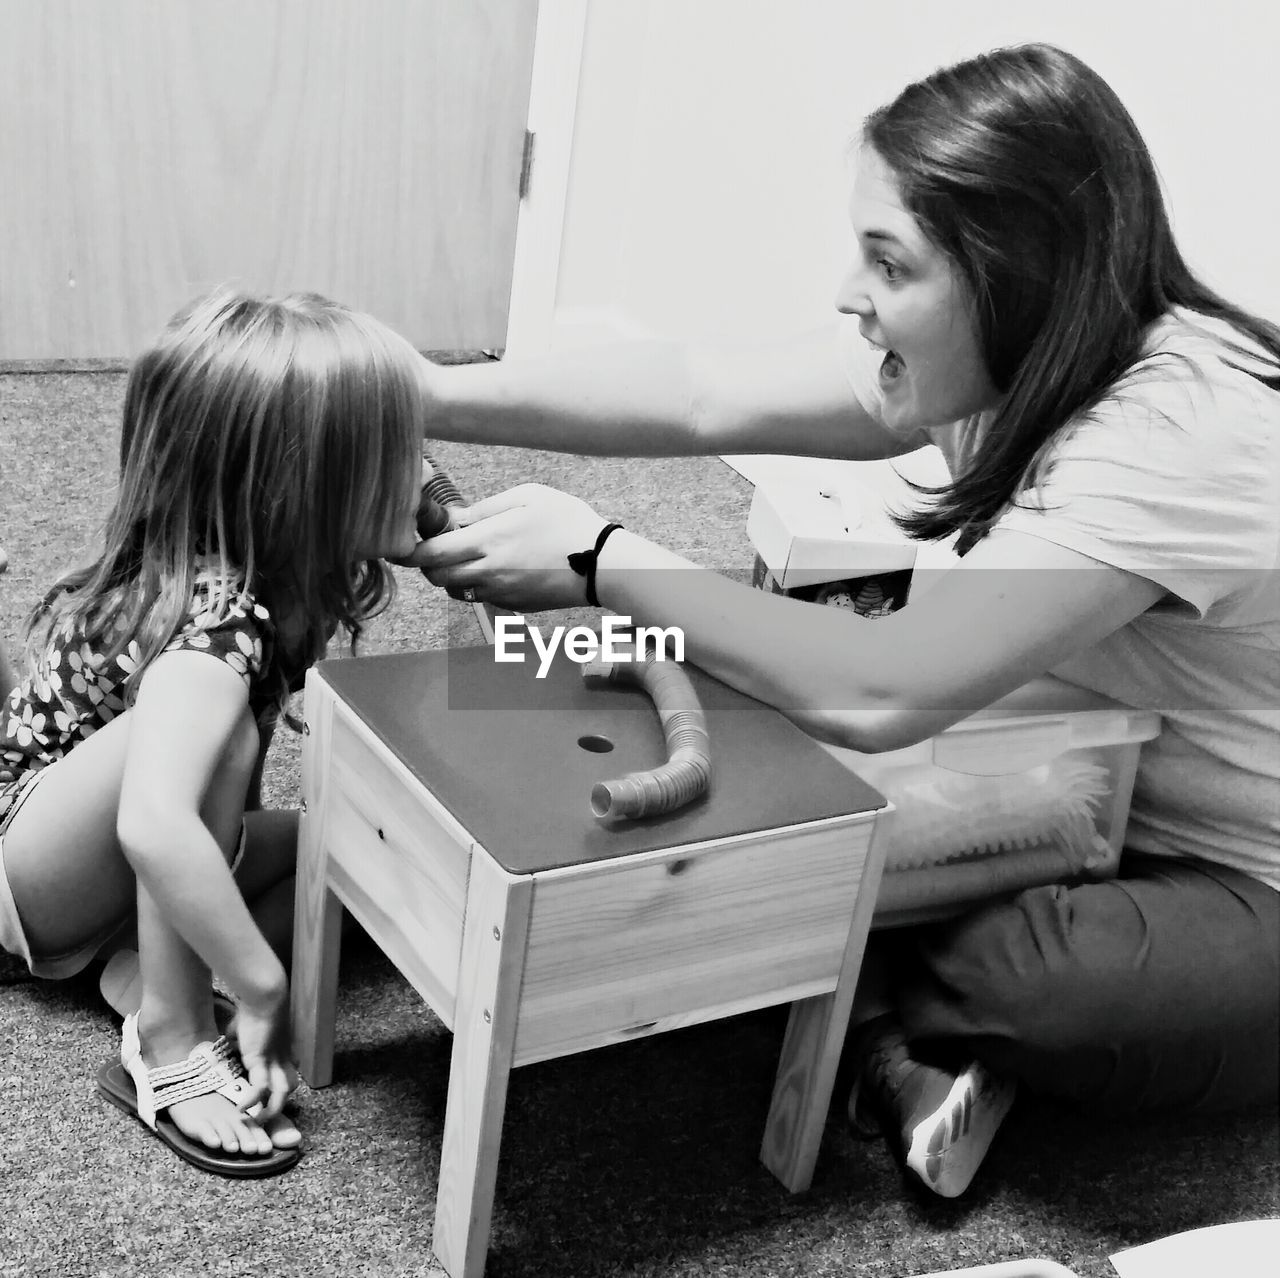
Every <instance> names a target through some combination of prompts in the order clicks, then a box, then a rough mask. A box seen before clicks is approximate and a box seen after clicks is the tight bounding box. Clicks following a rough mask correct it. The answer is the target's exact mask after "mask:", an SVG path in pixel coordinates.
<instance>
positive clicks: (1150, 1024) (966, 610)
mask: <svg viewBox="0 0 1280 1278" xmlns="http://www.w3.org/2000/svg"><path fill="white" fill-rule="evenodd" d="M850 216H851V221H852V225H853V230H854V233H855V236H856V240H857V248H856V252H855V259H854V263H853V267H852V269H851V271H850V273H849V275H848V277H847V278H846V280H845V281H844V283H843V285H842V287H841V289H840V293H839V297H838V309H839V311H840V312H841V315H842V317H843V318H842V320H841V321H840V322H839V323H838V324H837V325H836V326H835V328H834V329H833V330H831V331H827V332H824V333H820V334H815V335H811V336H808V337H805V338H802V339H799V340H796V341H794V342H790V343H776V344H773V345H768V346H762V347H758V348H754V349H750V350H746V349H723V350H712V349H689V348H684V347H680V346H677V345H673V344H651V345H635V346H630V347H625V348H621V349H617V350H612V351H603V352H602V351H592V352H590V353H587V354H585V355H565V356H556V357H554V358H548V359H545V360H542V361H537V362H531V363H526V364H519V363H517V362H514V361H513V362H510V363H508V364H503V365H497V366H490V367H485V368H474V367H464V368H451V369H443V368H441V369H436V368H434V367H430V368H428V369H427V370H426V372H425V377H426V380H427V382H428V385H429V389H430V393H431V395H432V398H433V400H434V411H433V414H432V431H433V433H434V434H436V435H440V436H444V437H448V438H453V439H458V440H464V441H470V442H493V443H503V444H518V445H524V446H528V447H538V448H551V449H561V450H566V451H573V452H582V453H604V454H637V453H644V454H651V455H654V454H695V453H750V452H767V453H776V452H784V453H793V454H801V455H807V456H819V457H842V458H855V459H858V458H876V457H893V456H896V455H899V454H902V453H905V452H907V451H909V450H912V449H915V448H917V447H919V446H921V445H923V444H926V443H930V442H932V443H934V444H936V445H938V447H939V448H940V449H941V451H942V453H943V455H944V456H945V458H946V460H947V462H948V465H949V467H950V473H951V482H950V483H949V484H948V485H946V486H945V487H943V488H941V489H940V490H937V491H930V492H927V493H922V494H921V497H922V500H921V503H920V508H919V509H918V510H916V511H914V512H913V513H911V514H910V515H908V516H907V517H905V518H904V519H903V520H902V524H903V526H904V528H905V529H906V530H907V532H909V533H910V534H911V535H912V536H915V537H918V538H926V539H928V538H938V537H943V536H946V535H949V534H952V533H958V535H959V536H958V541H957V549H958V550H959V551H960V552H961V553H962V555H963V559H962V560H961V561H960V563H959V566H958V567H957V568H956V569H955V570H954V571H952V572H950V573H948V574H946V579H945V580H943V581H942V582H941V583H940V584H938V585H937V586H935V587H934V588H932V589H931V590H930V591H928V592H927V593H925V594H924V595H922V596H921V597H920V598H919V600H918V601H917V602H914V603H912V604H911V605H910V606H909V607H907V608H905V609H903V610H902V611H900V612H898V613H896V614H894V615H893V616H891V617H888V618H884V619H880V620H876V621H867V620H865V619H862V618H859V617H856V616H853V615H851V614H850V613H848V612H847V611H846V610H842V609H815V608H812V607H810V606H808V605H806V604H803V603H798V602H796V601H793V600H789V599H786V598H784V597H779V596H775V595H767V594H764V593H762V592H755V591H752V590H750V589H749V588H746V587H744V586H740V585H736V584H733V583H731V582H729V581H727V580H724V579H722V578H719V577H716V576H714V575H713V574H711V573H709V572H705V571H702V570H699V569H696V568H694V567H693V566H692V565H690V564H688V563H687V562H686V561H684V560H682V559H680V558H679V557H677V556H676V555H673V554H670V553H668V552H667V551H665V550H663V549H661V548H660V547H658V546H655V545H653V544H651V543H650V542H648V541H646V540H644V539H643V538H642V537H640V536H638V535H636V534H635V533H633V532H630V531H627V530H625V529H624V530H614V531H612V532H609V531H607V529H606V528H604V527H603V526H605V524H606V519H605V515H602V514H597V513H596V512H595V511H593V510H592V509H591V508H590V507H588V506H587V505H586V504H585V503H583V502H581V501H578V500H576V499H574V498H571V497H568V496H566V495H564V494H561V493H557V492H554V491H552V490H549V489H544V488H537V487H525V488H517V489H515V490H513V491H512V492H509V493H504V494H502V495H500V496H497V497H493V498H490V499H488V500H485V501H482V502H479V503H478V504H477V505H476V506H474V507H472V509H471V511H470V514H469V517H468V526H466V527H463V528H461V529H460V530H458V531H456V532H452V533H449V534H447V535H445V536H442V537H439V538H437V539H435V540H433V541H431V542H430V543H425V544H423V545H421V546H420V547H419V548H418V549H417V551H415V555H414V562H417V563H420V564H421V565H422V566H423V567H425V569H426V570H427V572H428V575H429V576H430V577H431V578H432V580H434V581H436V582H437V583H438V584H441V585H444V586H447V587H448V588H449V589H450V590H452V591H454V592H457V591H472V592H474V593H475V594H476V595H478V596H479V597H481V598H483V599H486V600H490V601H492V602H494V603H497V604H502V605H506V606H508V607H514V608H519V609H525V610H533V609H538V608H549V607H560V606H566V605H570V604H577V603H581V602H582V600H583V597H584V586H585V585H588V584H590V585H592V586H593V587H594V594H595V596H596V597H597V598H598V601H599V602H600V603H601V604H602V605H604V606H605V607H607V608H610V609H612V610H614V611H615V612H618V613H623V614H628V615H631V616H632V617H633V618H634V619H635V620H636V621H637V622H640V623H643V624H645V625H655V624H656V625H660V626H664V627H665V626H679V627H681V628H682V629H683V631H684V635H685V641H686V652H687V654H688V656H689V658H690V659H691V660H692V661H694V662H696V663H697V664H698V665H700V666H702V667H703V668H704V669H706V670H708V671H709V672H711V673H712V674H714V675H716V676H717V677H719V678H720V679H723V680H725V681H726V682H728V683H730V684H732V685H734V686H735V687H737V688H740V689H742V690H744V691H746V692H748V693H750V694H751V695H753V696H755V697H758V698H760V699H762V700H764V701H767V702H769V703H771V704H773V705H776V706H778V707H779V708H781V709H782V710H783V711H785V712H786V713H787V714H788V715H790V716H791V717H792V718H793V719H794V720H795V721H796V722H797V723H799V724H800V725H801V726H803V727H804V728H805V729H807V730H808V731H809V732H811V733H813V734H814V735H815V736H818V737H820V738H822V739H825V740H828V741H833V742H837V743H840V744H842V745H846V746H852V747H854V748H855V749H858V750H863V751H867V750H873V751H874V750H885V749H891V748H895V747H898V746H903V745H907V744H909V743H912V742H916V741H919V740H922V739H924V738H926V737H928V736H931V735H932V734H934V733H936V732H938V731H939V730H941V729H942V728H945V727H946V726H948V725H949V724H951V723H954V722H955V721H956V720H957V719H959V718H961V717H963V716H965V715H967V714H969V713H971V712H972V711H975V710H977V709H979V708H980V707H982V706H984V705H986V704H988V703H989V702H991V701H993V700H994V699H996V698H997V697H999V696H1001V695H1003V694H1004V693H1007V692H1009V691H1011V690H1012V689H1014V688H1015V687H1017V686H1018V685H1020V684H1022V683H1024V682H1025V681H1026V680H1028V679H1030V678H1032V677H1033V676H1036V675H1039V674H1041V673H1043V672H1046V671H1053V672H1054V673H1055V674H1057V675H1058V676H1060V677H1062V678H1065V679H1067V680H1068V681H1070V682H1072V683H1075V684H1078V685H1080V686H1082V687H1086V688H1089V689H1092V690H1095V691H1098V692H1101V693H1105V694H1106V695H1108V696H1111V697H1115V698H1117V699H1119V700H1121V701H1124V702H1126V703H1129V704H1131V705H1135V706H1140V707H1144V708H1152V709H1155V710H1158V711H1159V712H1160V713H1161V714H1162V716H1163V719H1164V725H1165V726H1164V730H1163V732H1162V735H1161V737H1160V738H1159V740H1157V741H1155V742H1153V743H1151V744H1150V745H1149V746H1147V747H1146V748H1145V751H1144V755H1143V759H1142V764H1141V769H1140V775H1139V777H1138V782H1137V786H1136V788H1135V793H1134V798H1133V804H1132V811H1131V818H1130V828H1129V841H1128V847H1127V849H1126V854H1125V857H1124V859H1123V863H1122V866H1121V871H1120V875H1119V877H1118V878H1117V879H1116V880H1115V881H1114V882H1107V883H1100V884H1087V885H1086V884H1077V885H1072V886H1067V885H1064V886H1060V887H1048V888H1040V889H1035V890H1032V891H1028V892H1025V893H1023V894H1021V895H1020V896H1019V897H1018V898H1017V899H1015V900H1013V901H1012V902H1008V903H999V904H993V905H991V906H989V907H987V908H983V909H979V910H977V911H975V912H974V913H972V914H970V915H968V916H966V917H964V918H962V919H960V920H958V921H955V922H950V923H944V924H938V925H934V926H930V927H927V928H921V929H918V930H916V931H915V932H913V933H912V934H910V935H909V936H903V937H899V938H897V940H896V941H895V942H894V944H893V946H892V952H890V947H889V946H888V945H886V944H881V945H880V948H879V952H878V954H877V955H876V959H877V960H878V961H876V962H870V963H868V965H867V967H866V970H865V973H864V979H863V981H862V984H861V987H860V990H859V1007H858V1008H857V1009H856V1011H855V1017H856V1020H857V1023H858V1024H857V1028H856V1030H855V1031H854V1034H853V1040H854V1045H855V1050H856V1051H857V1052H858V1053H859V1060H860V1063H861V1064H860V1070H859V1076H858V1085H857V1087H856V1088H855V1095H854V1097H853V1098H852V1099H851V1106H850V1109H851V1116H852V1117H853V1119H854V1121H855V1125H856V1126H857V1127H859V1128H861V1129H863V1130H866V1129H867V1128H868V1127H870V1126H871V1125H872V1124H873V1123H874V1122H879V1123H880V1124H882V1125H883V1126H884V1128H885V1130H886V1132H887V1134H888V1135H889V1137H890V1138H891V1140H892V1142H893V1143H894V1145H895V1147H896V1149H897V1150H898V1152H899V1154H900V1155H901V1157H902V1159H903V1160H904V1162H905V1164H906V1166H907V1168H908V1170H909V1171H910V1173H911V1174H912V1175H913V1176H914V1177H915V1178H917V1179H918V1180H919V1181H920V1182H921V1183H922V1184H924V1185H925V1186H926V1187H928V1188H929V1189H931V1190H933V1191H934V1192H936V1193H939V1194H942V1195H945V1196H954V1195H957V1194H960V1193H962V1192H963V1191H964V1190H965V1189H966V1188H967V1187H968V1185H969V1183H970V1181H971V1179H972V1177H973V1175H974V1173H975V1172H976V1170H977V1168H978V1166H979V1164H980V1163H981V1161H982V1159H983V1157H984V1156H985V1154H986V1151H987V1148H988V1146H989V1144H990V1141H991V1139H992V1137H993V1135H994V1134H995V1132H996V1130H997V1128H998V1127H999V1125H1000V1122H1001V1121H1002V1120H1003V1118H1004V1116H1005V1114H1006V1112H1007V1110H1008V1108H1009V1104H1010V1102H1011V1099H1012V1095H1013V1087H1014V1084H1015V1083H1016V1082H1021V1083H1022V1084H1024V1085H1026V1086H1028V1087H1029V1088H1030V1089H1032V1090H1034V1091H1037V1092H1040V1093H1045V1094H1052V1095H1056V1096H1060V1097H1064V1098H1068V1099H1070V1100H1073V1101H1076V1102H1080V1103H1087V1104H1091V1105H1093V1106H1095V1107H1100V1108H1105V1109H1111V1110H1127V1111H1133V1110H1138V1109H1146V1108H1153V1107H1168V1106H1200V1107H1213V1106H1225V1105H1233V1104H1249V1103H1256V1102H1258V1101H1263V1100H1266V1101H1271V1100H1272V1099H1273V1098H1274V1096H1275V1094H1276V1086H1277V1061H1276V1052H1277V1048H1276V1044H1277V1041H1278V1040H1280V1025H1278V1024H1277V1008H1278V1007H1280V972H1278V968H1280V710H1278V707H1280V688H1278V684H1280V679H1278V678H1277V657H1276V653H1277V648H1278V647H1280V573H1277V571H1276V568H1277V566H1278V564H1277V559H1278V555H1280V501H1278V500H1277V492H1280V329H1277V327H1276V326H1275V325H1273V324H1271V323H1269V322H1267V321H1264V320H1262V319H1260V318H1257V317H1255V316H1252V315H1250V314H1248V313H1246V312H1245V311H1243V310H1241V309H1240V308H1239V307H1236V306H1234V305H1232V304H1231V303H1229V302H1228V301H1226V300H1224V299H1223V298H1221V297H1219V296H1217V295H1216V294H1215V293H1214V292H1212V291H1211V290H1210V289H1209V288H1207V287H1206V286H1205V285H1204V284H1203V283H1201V282H1200V281H1199V280H1198V279H1197V278H1196V277H1195V276H1194V275H1193V273H1192V272H1191V271H1190V270H1189V269H1188V267H1187V265H1186V263H1185V262H1184V261H1183V259H1182V256H1181V255H1180V253H1179V251H1178V249H1177V247H1176V245H1175V243H1174V241H1173V238H1172V234H1171V231H1170V227H1169V222H1168V218H1167V215H1166V212H1165V209H1164V205H1163V201H1162V198H1161V193H1160V189H1159V183H1158V179H1157V176H1156V173H1155V169H1154V166H1153V164H1152V162H1151V158H1150V156H1149V154H1148V152H1147V149H1146V147H1145V145H1144V144H1143V142H1142V139H1141V137H1140V135H1139V134H1138V131H1137V129H1136V127H1135V125H1134V123H1133V121H1132V119H1131V118H1130V117H1129V115H1128V113H1127V112H1126V111H1125V109H1124V108H1123V106H1122V105H1121V103H1120V102H1119V101H1118V99H1117V98H1116V96H1115V94H1114V93H1113V92H1112V91H1111V89H1110V88H1109V87H1108V86H1107V85H1106V84H1105V83H1104V82H1103V81H1102V80H1101V79H1100V78H1099V77H1098V76H1097V75H1096V74H1095V73H1094V72H1093V71H1091V70H1090V69H1089V68H1088V67H1087V66H1085V65H1084V64H1082V63H1081V62H1080V61H1079V60H1078V59H1076V58H1074V57H1072V56H1070V55H1068V54H1066V53H1063V52H1062V51H1060V50H1058V49H1055V48H1052V47H1049V46H1044V45H1031V46H1024V47H1017V48H1010V49H1003V50H998V51H996V52H994V53H991V54H989V55H985V56H982V57H978V58H974V59H972V60H969V61H966V62H962V63H960V64H958V65H956V66H953V67H950V68H946V69H943V70H940V71H938V72H936V73H934V74H933V75H931V76H929V77H928V78H927V79H925V80H923V81H921V82H919V83H917V84H913V85H910V86H909V87H908V88H906V89H905V90H904V91H903V92H902V93H901V94H900V95H899V96H898V97H897V98H896V99H895V100H894V101H893V102H892V103H890V104H889V105H888V106H886V107H884V108H882V109H880V110H878V111H876V112H875V113H874V114H873V115H872V116H871V117H870V118H869V119H868V120H867V121H866V124H865V127H864V130H863V138H862V146H861V149H860V155H859V163H858V166H857V173H856V178H855V181H854V184H853V192H852V200H851V205H850ZM606 514H607V512H606ZM602 539H603V540H602ZM582 551H587V552H589V553H588V558H590V556H591V553H592V552H594V554H595V564H594V574H593V575H590V576H588V577H587V578H586V579H585V581H584V578H583V577H581V576H579V575H577V574H576V573H575V572H574V571H573V570H572V569H571V568H570V567H569V566H568V565H567V562H566V557H567V556H568V555H570V554H577V553H578V552H582ZM578 562H579V563H581V561H580V560H579V561H578ZM594 601H595V600H592V602H594ZM797 654H802V655H803V659H797Z"/></svg>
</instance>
